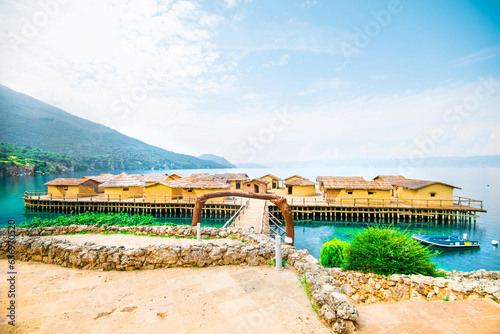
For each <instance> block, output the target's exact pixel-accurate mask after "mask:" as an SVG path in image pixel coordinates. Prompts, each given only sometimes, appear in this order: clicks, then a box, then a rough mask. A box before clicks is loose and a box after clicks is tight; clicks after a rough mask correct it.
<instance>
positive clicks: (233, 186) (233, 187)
mask: <svg viewBox="0 0 500 334" xmlns="http://www.w3.org/2000/svg"><path fill="white" fill-rule="evenodd" d="M237 182H239V183H240V189H236V183H237ZM243 182H245V181H228V183H229V184H230V185H231V189H230V190H241V189H243ZM226 190H227V189H226ZM217 191H220V190H217Z"/></svg>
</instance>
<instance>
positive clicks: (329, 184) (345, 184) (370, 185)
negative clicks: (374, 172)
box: [323, 180, 394, 190]
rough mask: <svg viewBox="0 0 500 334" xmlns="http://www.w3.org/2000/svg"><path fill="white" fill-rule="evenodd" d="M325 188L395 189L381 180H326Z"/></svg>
mask: <svg viewBox="0 0 500 334" xmlns="http://www.w3.org/2000/svg"><path fill="white" fill-rule="evenodd" d="M323 186H324V188H325V189H326V190H339V189H349V190H392V189H394V188H393V187H392V186H391V185H390V184H389V183H387V182H383V181H379V182H373V181H365V180H362V181H360V180H357V181H356V180H337V181H324V185H323Z"/></svg>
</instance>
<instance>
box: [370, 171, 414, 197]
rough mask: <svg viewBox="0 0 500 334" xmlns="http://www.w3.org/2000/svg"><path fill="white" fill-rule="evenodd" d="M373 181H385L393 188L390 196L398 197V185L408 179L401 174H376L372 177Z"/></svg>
mask: <svg viewBox="0 0 500 334" xmlns="http://www.w3.org/2000/svg"><path fill="white" fill-rule="evenodd" d="M373 181H375V182H387V183H389V184H390V185H391V186H393V187H394V188H393V189H392V191H391V195H392V197H395V198H399V197H400V196H399V189H400V188H398V185H399V184H401V183H404V182H406V181H408V179H407V178H406V177H404V176H403V175H378V176H377V177H375V178H374V179H373Z"/></svg>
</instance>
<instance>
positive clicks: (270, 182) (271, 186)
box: [261, 175, 280, 189]
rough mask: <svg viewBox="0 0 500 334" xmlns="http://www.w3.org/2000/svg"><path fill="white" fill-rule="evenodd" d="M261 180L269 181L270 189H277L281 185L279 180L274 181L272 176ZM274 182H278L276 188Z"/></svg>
mask: <svg viewBox="0 0 500 334" xmlns="http://www.w3.org/2000/svg"><path fill="white" fill-rule="evenodd" d="M261 179H262V180H264V181H269V184H268V185H267V187H268V188H269V189H277V188H278V187H279V185H280V182H279V180H276V179H273V178H272V177H271V176H268V175H266V176H264V177H261ZM273 182H276V187H273Z"/></svg>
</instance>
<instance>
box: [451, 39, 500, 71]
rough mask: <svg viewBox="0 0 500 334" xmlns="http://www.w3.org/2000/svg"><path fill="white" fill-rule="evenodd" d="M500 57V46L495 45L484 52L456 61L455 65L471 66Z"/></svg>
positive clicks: (483, 50) (477, 52) (480, 51)
mask: <svg viewBox="0 0 500 334" xmlns="http://www.w3.org/2000/svg"><path fill="white" fill-rule="evenodd" d="M499 56H500V44H497V45H493V46H490V47H487V48H484V49H482V50H479V51H476V52H474V53H472V54H470V55H467V56H465V57H462V58H459V59H457V60H455V64H457V65H459V66H466V65H471V64H474V63H478V62H482V61H485V60H488V59H492V58H496V57H499Z"/></svg>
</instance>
